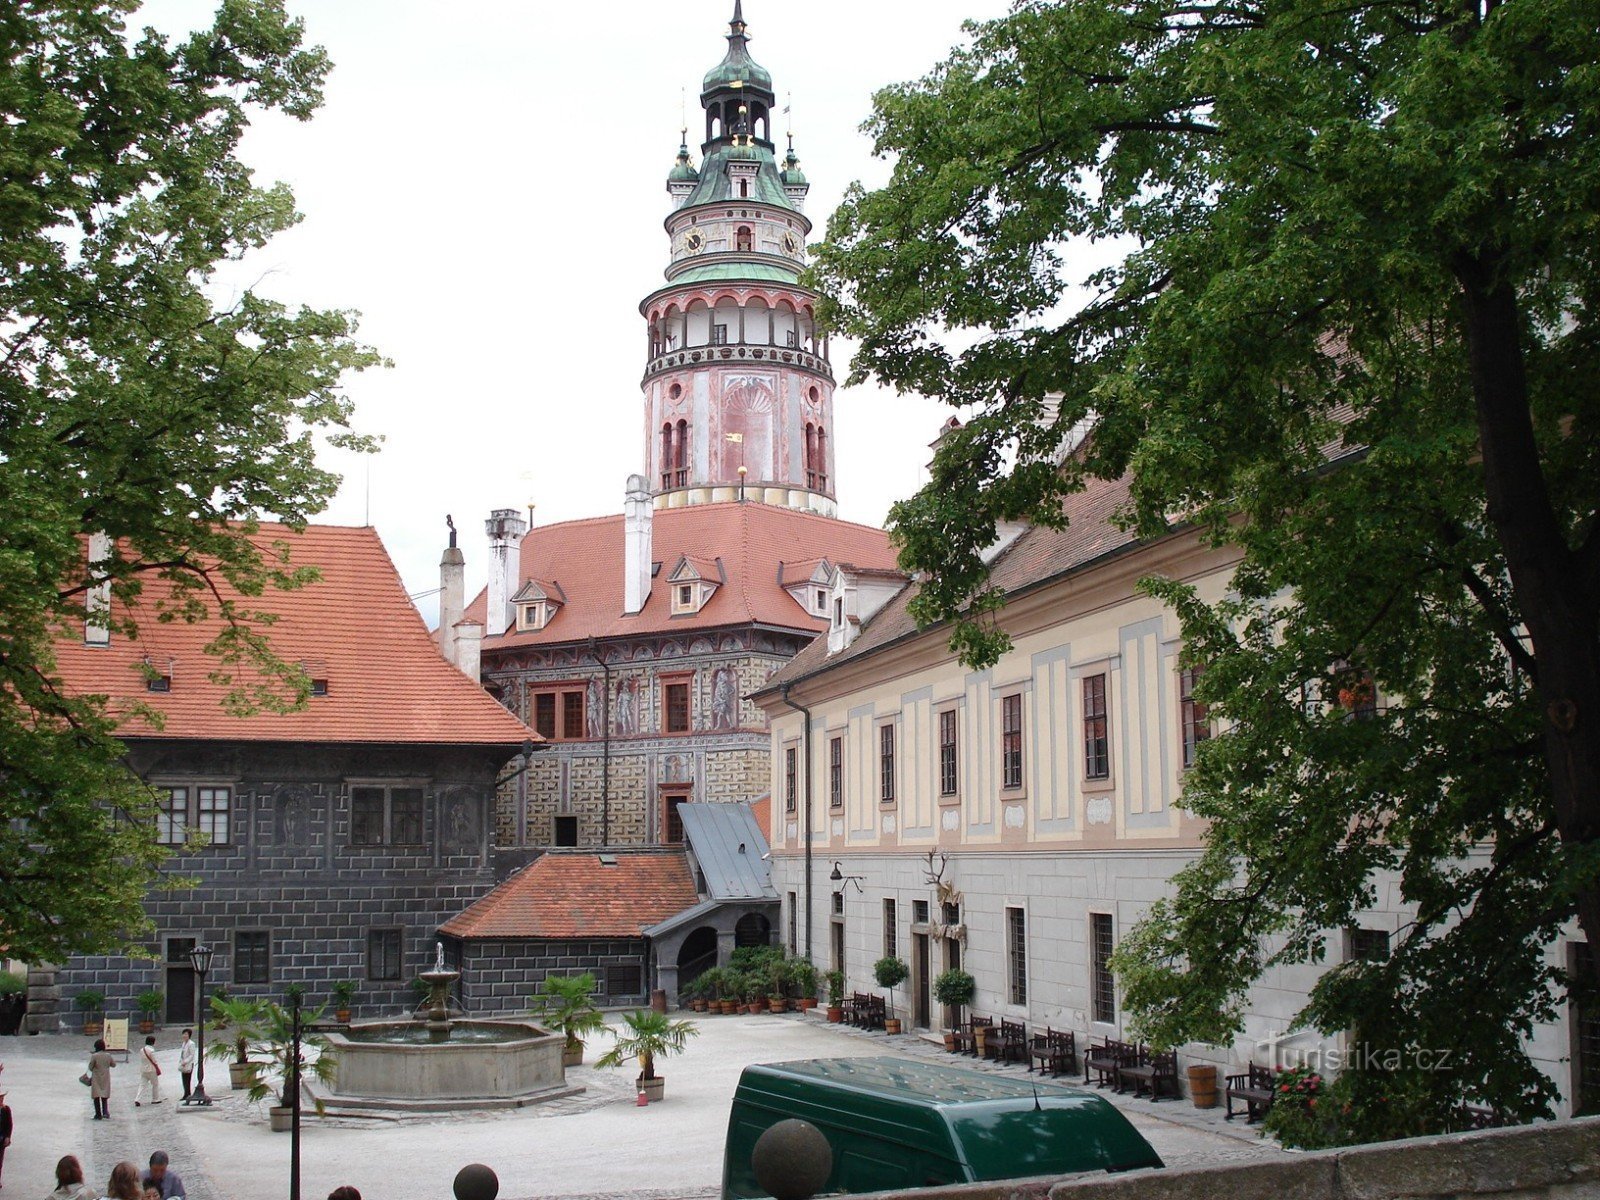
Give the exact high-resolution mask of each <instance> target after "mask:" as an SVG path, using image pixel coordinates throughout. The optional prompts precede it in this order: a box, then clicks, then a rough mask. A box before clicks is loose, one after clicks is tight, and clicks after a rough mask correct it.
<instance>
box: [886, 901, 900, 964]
mask: <svg viewBox="0 0 1600 1200" xmlns="http://www.w3.org/2000/svg"><path fill="white" fill-rule="evenodd" d="M894 920H895V913H894V901H893V900H892V899H890V898H888V897H885V898H884V901H883V956H884V957H885V958H899V957H900V942H899V938H898V935H897V934H896V932H895V927H894Z"/></svg>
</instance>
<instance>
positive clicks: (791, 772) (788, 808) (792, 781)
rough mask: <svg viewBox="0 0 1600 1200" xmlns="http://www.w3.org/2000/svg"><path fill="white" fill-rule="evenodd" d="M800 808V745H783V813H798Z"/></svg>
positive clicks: (792, 743)
mask: <svg viewBox="0 0 1600 1200" xmlns="http://www.w3.org/2000/svg"><path fill="white" fill-rule="evenodd" d="M799 806H800V743H799V742H798V741H789V742H785V743H784V744H783V811H784V812H786V813H792V812H797V811H799Z"/></svg>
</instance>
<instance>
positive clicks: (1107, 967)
mask: <svg viewBox="0 0 1600 1200" xmlns="http://www.w3.org/2000/svg"><path fill="white" fill-rule="evenodd" d="M1102 930H1103V931H1105V932H1106V933H1108V934H1109V939H1107V943H1106V944H1105V945H1102V939H1101V936H1100V935H1101V932H1102ZM1116 949H1117V919H1116V917H1115V915H1113V914H1112V913H1109V912H1106V911H1105V910H1103V909H1092V910H1091V911H1090V912H1089V963H1088V966H1089V1019H1090V1020H1091V1021H1092V1022H1094V1023H1095V1024H1096V1025H1115V1024H1116V1023H1117V977H1116V975H1115V974H1114V973H1113V972H1112V970H1111V962H1110V960H1111V955H1112V954H1114V953H1116ZM1102 1013H1104V1014H1105V1015H1104V1016H1102V1015H1101V1014H1102Z"/></svg>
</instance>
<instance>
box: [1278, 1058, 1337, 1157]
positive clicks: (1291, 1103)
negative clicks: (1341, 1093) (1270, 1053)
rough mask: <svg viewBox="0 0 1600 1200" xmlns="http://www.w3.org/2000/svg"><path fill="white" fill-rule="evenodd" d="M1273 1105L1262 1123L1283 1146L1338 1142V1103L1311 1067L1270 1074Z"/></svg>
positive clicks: (1319, 1145)
mask: <svg viewBox="0 0 1600 1200" xmlns="http://www.w3.org/2000/svg"><path fill="white" fill-rule="evenodd" d="M1272 1086H1273V1091H1274V1092H1275V1095H1274V1096H1273V1097H1272V1107H1271V1108H1269V1109H1268V1110H1267V1115H1266V1118H1265V1120H1263V1121H1262V1123H1261V1128H1262V1131H1263V1132H1264V1133H1270V1134H1272V1135H1273V1136H1274V1137H1276V1138H1277V1139H1278V1141H1280V1142H1282V1143H1283V1144H1284V1145H1285V1146H1292V1147H1294V1148H1296V1149H1299V1150H1322V1149H1324V1148H1326V1147H1328V1146H1337V1145H1340V1144H1341V1142H1340V1139H1339V1134H1338V1111H1339V1106H1340V1103H1339V1101H1336V1100H1333V1099H1332V1098H1331V1097H1330V1096H1329V1095H1328V1094H1327V1093H1328V1087H1327V1084H1326V1083H1325V1082H1324V1080H1323V1078H1322V1075H1321V1073H1320V1072H1318V1071H1313V1070H1312V1069H1311V1068H1310V1067H1291V1068H1290V1069H1288V1070H1286V1071H1279V1072H1278V1073H1277V1075H1275V1076H1274V1077H1273V1082H1272Z"/></svg>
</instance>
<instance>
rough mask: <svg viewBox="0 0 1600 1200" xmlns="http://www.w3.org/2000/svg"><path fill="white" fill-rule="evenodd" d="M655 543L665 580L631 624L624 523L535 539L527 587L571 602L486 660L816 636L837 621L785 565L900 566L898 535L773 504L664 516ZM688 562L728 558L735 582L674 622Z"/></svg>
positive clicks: (566, 526) (546, 528) (525, 560)
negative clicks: (717, 635) (642, 637)
mask: <svg viewBox="0 0 1600 1200" xmlns="http://www.w3.org/2000/svg"><path fill="white" fill-rule="evenodd" d="M651 541H652V546H651V555H650V556H651V558H652V559H653V560H654V561H655V562H657V563H660V564H661V571H660V572H659V573H658V574H657V576H656V578H655V579H654V580H653V583H652V587H651V590H650V598H649V600H648V602H647V603H646V604H645V606H644V609H643V610H642V611H640V612H638V613H636V614H634V615H633V616H624V615H623V612H622V603H623V595H622V587H623V578H622V577H623V525H622V516H621V514H616V515H612V516H606V517H592V518H589V519H588V520H582V521H565V522H562V523H561V524H558V525H543V526H539V527H537V528H535V529H533V530H531V531H530V532H529V533H528V536H527V537H525V538H524V539H523V541H522V546H521V560H522V561H521V566H520V574H519V576H518V579H517V582H518V583H519V584H520V583H521V582H522V581H523V580H526V579H529V578H536V579H545V580H550V581H552V582H553V583H557V584H560V586H561V590H562V592H563V593H565V595H566V598H567V603H566V605H565V606H564V607H563V608H562V609H561V612H560V613H559V614H558V615H557V616H555V617H553V618H552V619H551V621H550V623H549V624H548V625H546V626H545V627H544V628H543V629H540V630H536V631H524V632H518V631H517V630H516V628H515V627H514V626H513V627H512V628H510V629H508V630H507V631H506V632H505V634H503V635H502V636H500V637H486V638H484V640H483V648H484V650H485V652H493V651H494V650H496V649H501V648H510V647H515V646H532V645H551V644H557V643H561V642H571V641H583V640H586V639H588V638H590V637H602V638H603V637H624V636H635V635H639V634H646V633H665V632H668V631H682V630H686V629H714V628H719V627H722V626H728V625H743V624H751V623H756V624H764V625H776V626H779V627H782V628H786V629H796V630H802V631H806V632H810V633H815V632H818V631H820V630H822V629H824V628H826V626H827V622H826V621H825V620H824V619H822V618H820V617H816V616H813V615H811V614H809V613H807V612H806V611H805V610H804V609H803V608H801V607H800V606H799V605H798V604H796V603H795V600H794V597H793V596H791V595H790V594H789V593H788V592H787V591H785V590H784V588H783V586H782V583H781V579H780V571H781V564H782V563H783V562H785V561H788V562H794V561H796V560H801V559H815V558H828V559H830V560H832V561H835V562H838V561H841V560H842V561H846V562H855V563H862V564H872V565H875V566H882V567H890V566H892V565H893V563H894V551H893V550H892V549H891V548H890V546H889V535H888V534H886V533H885V532H884V531H883V530H881V529H873V528H871V527H870V526H867V525H855V524H852V523H850V522H849V521H840V520H837V519H835V518H833V517H824V516H819V515H817V514H816V513H808V512H800V511H798V510H796V509H790V508H779V507H777V506H776V505H771V504H756V503H743V504H741V503H738V502H729V503H725V504H693V505H688V506H686V507H683V508H662V509H657V510H656V511H655V513H654V514H653V517H652V532H651ZM685 555H687V556H689V557H690V558H693V559H697V560H703V561H707V562H715V561H716V560H717V559H721V560H722V570H723V571H724V572H725V573H726V575H727V582H726V583H724V584H722V586H720V587H718V588H717V590H716V592H715V594H714V595H712V597H711V599H710V600H708V601H707V602H706V603H705V605H704V607H702V608H701V609H700V611H699V612H696V613H688V614H684V615H682V616H673V615H672V605H671V597H670V596H669V595H668V594H667V591H668V589H667V587H666V580H665V576H666V573H667V572H668V571H670V570H671V569H672V568H673V567H674V566H675V565H676V564H677V562H678V561H679V559H680V558H682V557H683V556H685ZM486 610H487V603H486V599H485V596H484V594H483V593H482V592H480V593H479V594H478V595H477V597H476V598H475V599H474V600H473V601H472V603H471V604H470V605H468V606H467V612H466V616H467V618H468V619H469V620H475V621H482V620H484V616H485V612H486Z"/></svg>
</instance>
